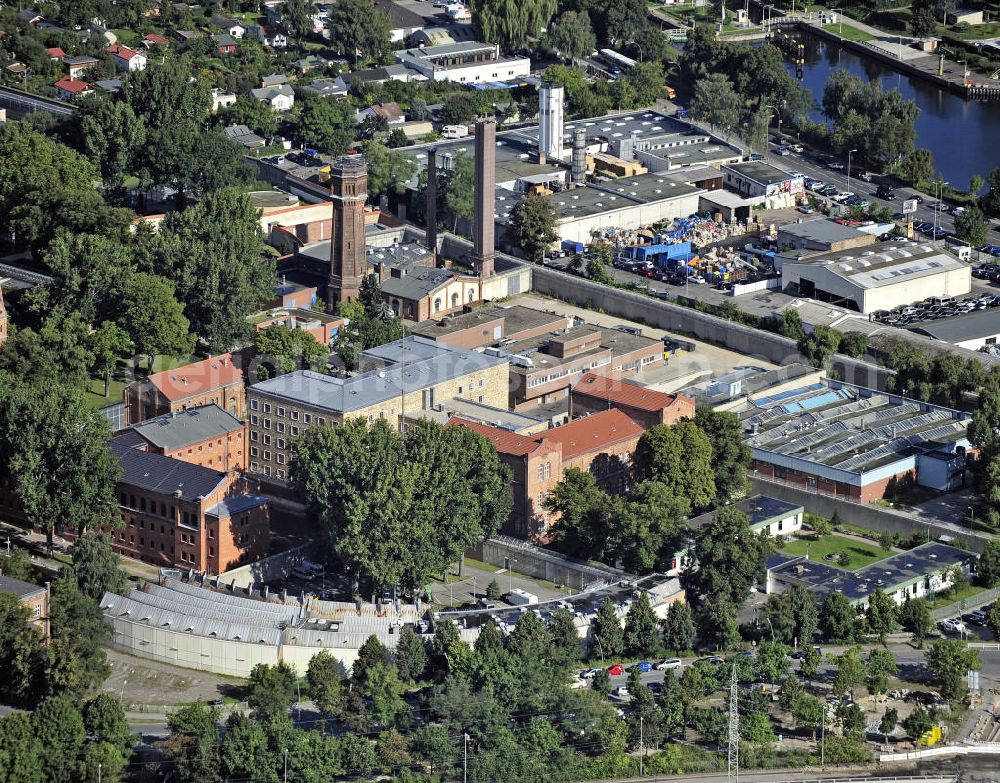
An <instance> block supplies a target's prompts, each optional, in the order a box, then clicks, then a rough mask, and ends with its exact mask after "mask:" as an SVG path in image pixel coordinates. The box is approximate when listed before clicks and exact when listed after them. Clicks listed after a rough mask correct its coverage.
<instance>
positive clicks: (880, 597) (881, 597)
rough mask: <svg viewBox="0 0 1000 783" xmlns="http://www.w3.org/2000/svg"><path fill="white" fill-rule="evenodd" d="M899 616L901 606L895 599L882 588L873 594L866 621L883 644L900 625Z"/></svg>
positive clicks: (870, 629)
mask: <svg viewBox="0 0 1000 783" xmlns="http://www.w3.org/2000/svg"><path fill="white" fill-rule="evenodd" d="M898 616H899V607H898V606H897V605H896V602H895V601H894V600H892V599H891V598H890V597H889V596H887V595H886V594H885V593H883V592H882V591H881V590H876V591H875V592H874V593H872V594H871V596H870V597H869V599H868V607H867V608H866V609H865V623H866V624H867V626H868V630H869V631H870V632H871V633H873V634H875V636H876V637H878V640H879V642H881V643H882V644H885V637H886V636H888V635H889V634H891V633H893V632H894V631H895V630H896V628H897V627H898V625H899V622H898Z"/></svg>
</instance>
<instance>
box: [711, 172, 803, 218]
mask: <svg viewBox="0 0 1000 783" xmlns="http://www.w3.org/2000/svg"><path fill="white" fill-rule="evenodd" d="M722 174H723V177H724V181H725V186H726V187H727V188H729V189H730V190H733V191H735V192H737V193H739V194H740V195H741V196H747V197H763V199H764V202H763V203H764V206H765V208H767V209H777V208H781V207H790V206H793V205H794V204H795V201H796V199H797V198H798V197H799V196H801V195H802V194H803V193H804V192H805V186H804V185H803V181H802V175H801V174H799V175H795V176H793V175H791V174H789V173H788V172H787V171H782V170H781V169H779V168H778V167H776V166H772V165H771V164H770V163H764V162H761V161H749V162H747V163H733V164H726V165H724V166H722Z"/></svg>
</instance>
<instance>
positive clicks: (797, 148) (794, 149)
mask: <svg viewBox="0 0 1000 783" xmlns="http://www.w3.org/2000/svg"><path fill="white" fill-rule="evenodd" d="M788 149H790V150H791V151H792V152H798V153H799V154H801V153H802V152H804V151H805V147H803V146H802V145H801V144H789V145H788Z"/></svg>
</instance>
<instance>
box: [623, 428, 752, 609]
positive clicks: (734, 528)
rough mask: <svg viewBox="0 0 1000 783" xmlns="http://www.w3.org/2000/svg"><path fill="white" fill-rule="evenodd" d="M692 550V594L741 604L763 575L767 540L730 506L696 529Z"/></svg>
mask: <svg viewBox="0 0 1000 783" xmlns="http://www.w3.org/2000/svg"><path fill="white" fill-rule="evenodd" d="M640 442H641V441H640ZM694 551H695V560H696V561H697V564H698V567H697V568H696V569H694V570H693V571H690V572H688V574H687V580H688V582H689V583H690V584H691V586H692V588H693V590H694V594H695V595H696V596H704V597H705V598H707V599H711V600H713V601H718V600H719V599H721V598H725V599H727V600H728V601H729V603H730V604H732V605H733V606H741V605H742V604H743V601H744V600H746V597H747V595H749V591H750V587H751V585H753V584H756V583H757V582H759V581H760V580H761V579H762V577H763V575H764V561H765V559H766V558H767V556H768V554H770V552H771V541H770V539H769V538H768V536H767V534H766V533H754V532H753V531H752V530H751V529H750V518H749V517H748V516H747V515H746V514H744V513H743V512H742V511H740V510H739V509H738V508H735V507H732V506H730V507H726V508H722V509H719V511H717V512H716V514H715V516H714V518H713V519H712V521H711V522H710V523H708V524H707V525H705V526H704V527H703V528H701V530H699V531H698V533H697V536H696V539H695V548H694Z"/></svg>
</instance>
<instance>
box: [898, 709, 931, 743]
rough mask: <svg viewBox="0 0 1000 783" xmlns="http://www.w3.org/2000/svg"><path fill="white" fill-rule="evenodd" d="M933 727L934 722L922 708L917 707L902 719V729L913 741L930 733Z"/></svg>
mask: <svg viewBox="0 0 1000 783" xmlns="http://www.w3.org/2000/svg"><path fill="white" fill-rule="evenodd" d="M933 726H934V721H933V720H931V716H930V715H929V714H928V712H927V710H925V709H924V708H923V707H917V708H916V709H915V710H914V711H913V712H911V713H910V714H909V715H908V716H907V717H906V718H904V719H903V728H904V729H906V733H907V734H909V735H910V736H911V737H913V738H914V739H919V738H920V735H921V734H923V733H924V732H925V731H930V730H931V728H932V727H933Z"/></svg>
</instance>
